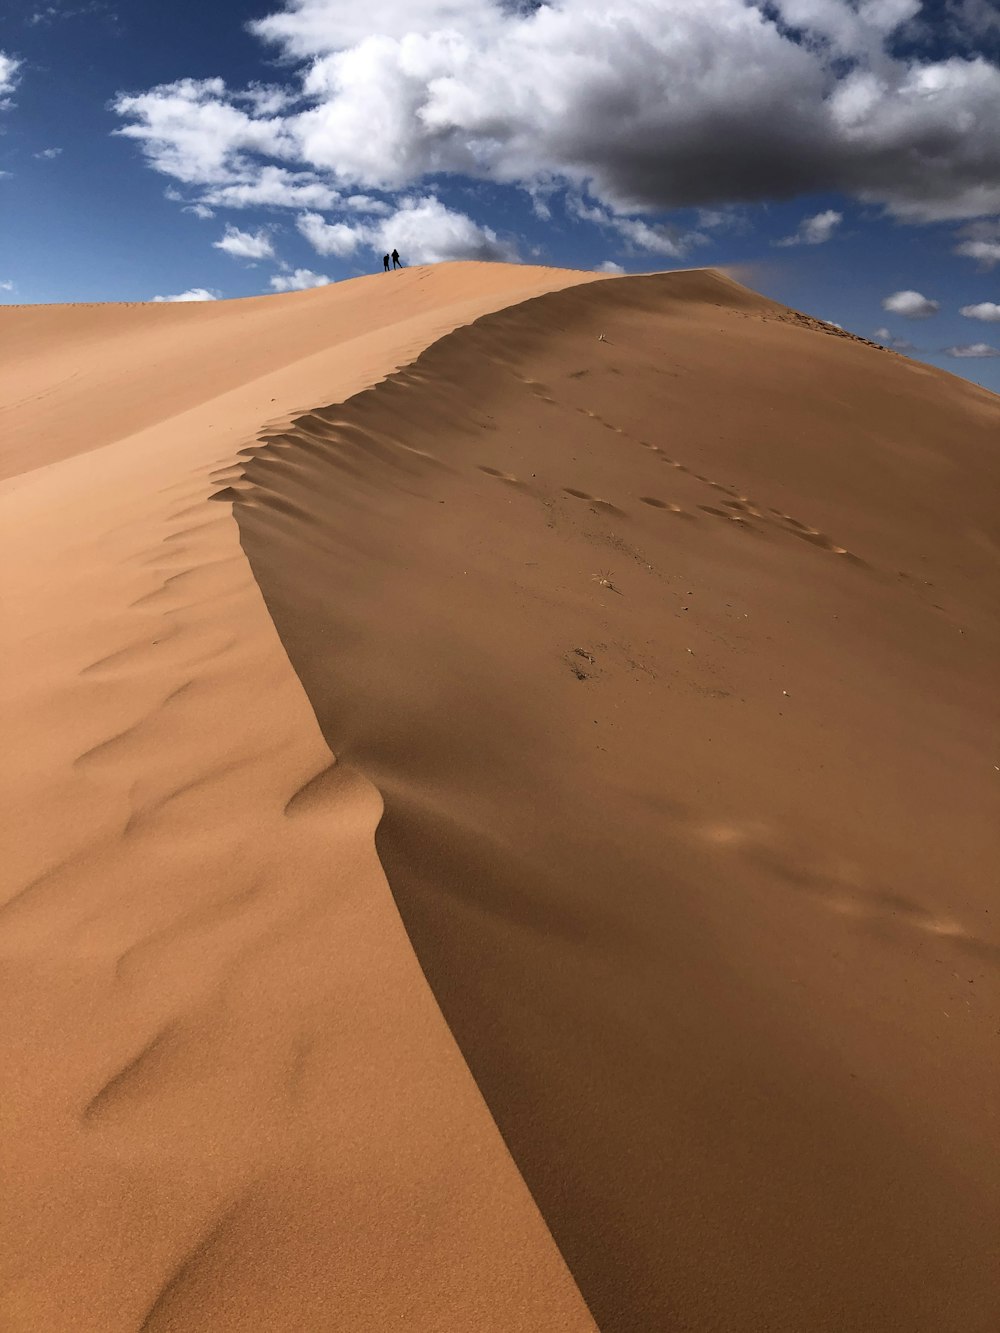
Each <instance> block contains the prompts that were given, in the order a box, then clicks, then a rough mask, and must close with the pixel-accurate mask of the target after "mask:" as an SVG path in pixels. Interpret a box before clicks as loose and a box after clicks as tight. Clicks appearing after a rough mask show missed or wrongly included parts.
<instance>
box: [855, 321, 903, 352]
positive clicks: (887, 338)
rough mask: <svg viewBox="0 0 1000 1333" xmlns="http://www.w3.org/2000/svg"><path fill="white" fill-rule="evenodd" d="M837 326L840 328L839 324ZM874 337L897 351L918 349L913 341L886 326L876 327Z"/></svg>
mask: <svg viewBox="0 0 1000 1333" xmlns="http://www.w3.org/2000/svg"><path fill="white" fill-rule="evenodd" d="M837 328H840V325H839V324H838V325H837ZM873 337H874V339H875V341H876V342H877V343H881V344H882V346H883V347H891V348H892V349H893V351H896V352H912V351H915V350H916V349H915V348H914V346H913V343H911V342H909V341H908V340H907V339H906V338H897V337H896V336H895V335H894V334H892V333H890V332H889V330H888V329H887V328H884V327H883V328H881V329H876V330H875V333H874V334H873Z"/></svg>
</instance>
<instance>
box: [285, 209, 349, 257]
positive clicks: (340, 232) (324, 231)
mask: <svg viewBox="0 0 1000 1333" xmlns="http://www.w3.org/2000/svg"><path fill="white" fill-rule="evenodd" d="M296 225H297V226H298V229H299V231H300V232H301V233H302V235H303V236H304V237H305V238H306V240H307V241H308V242H309V244H310V245H311V246H312V248H313V249H314V250H315V251H316V253H317V254H318V255H336V256H337V258H338V259H346V258H347V256H348V255H352V254H353V253H354V251H355V250H356V249H357V248H358V246H359V245H360V244H361V233H360V231H359V230H358V228H357V226H351V225H349V224H348V223H346V222H327V221H325V220H324V218H323V216H322V214H320V213H303V214H302V216H301V217H300V218H299V220H298V222H297V224H296Z"/></svg>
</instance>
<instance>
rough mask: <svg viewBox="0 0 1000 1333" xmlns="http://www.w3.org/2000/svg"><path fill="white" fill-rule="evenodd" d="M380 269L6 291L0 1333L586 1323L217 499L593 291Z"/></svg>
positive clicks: (352, 789)
mask: <svg viewBox="0 0 1000 1333" xmlns="http://www.w3.org/2000/svg"><path fill="white" fill-rule="evenodd" d="M395 276H396V277H398V278H400V279H401V281H399V282H392V283H391V286H390V283H389V282H388V281H387V282H386V283H384V284H383V285H382V286H381V287H379V286H377V285H376V283H374V282H372V281H370V280H369V281H361V282H358V283H353V284H345V285H344V286H343V287H341V288H337V289H334V288H331V289H329V290H328V291H324V292H319V293H315V292H313V293H307V294H304V295H303V296H302V297H289V298H278V299H276V300H273V301H272V300H271V299H270V298H268V299H267V300H262V301H246V302H229V303H226V304H225V305H224V306H222V308H221V309H217V308H215V307H206V308H205V309H204V310H200V309H199V310H195V311H194V312H193V314H192V313H190V312H188V311H185V312H183V313H180V314H178V313H177V312H176V311H175V310H174V309H173V308H169V307H164V306H157V307H137V308H133V309H129V308H122V307H105V308H90V309H79V308H74V307H70V308H67V309H65V310H61V311H60V310H55V309H52V310H30V309H29V310H12V311H5V312H4V321H3V325H2V327H3V331H4V337H5V339H6V341H7V346H8V347H12V348H13V349H14V352H15V354H14V356H13V357H12V358H11V359H10V360H7V361H6V362H5V376H6V378H5V381H4V383H3V385H2V393H3V402H4V404H5V408H6V411H5V419H4V425H5V438H6V440H7V443H8V448H9V450H10V452H9V454H8V455H7V457H8V460H9V463H10V466H11V467H12V468H21V469H23V468H25V467H31V468H33V470H31V471H30V472H22V473H21V475H18V476H15V477H14V478H13V479H12V480H10V481H9V482H8V483H7V484H6V486H5V487H4V489H3V492H2V493H0V531H2V534H3V552H2V555H3V559H2V566H3V572H2V579H3V596H4V623H3V630H4V647H5V652H4V655H3V658H4V662H3V677H2V682H3V698H4V717H3V728H4V737H5V741H6V742H7V744H6V753H7V762H6V763H5V764H4V766H3V802H4V810H5V812H6V815H7V822H6V825H5V838H4V852H5V855H4V858H3V860H4V879H5V885H4V894H3V897H4V900H5V905H4V906H3V908H2V909H0V946H2V951H3V963H4V965H3V970H2V976H3V982H2V984H3V993H2V1014H3V1018H2V1024H0V1052H2V1054H0V1063H2V1067H3V1070H4V1083H5V1088H4V1097H3V1106H2V1114H3V1126H2V1128H3V1133H2V1136H0V1142H2V1148H0V1152H2V1155H3V1163H2V1175H3V1180H4V1190H3V1194H4V1204H3V1209H2V1212H0V1217H2V1239H0V1258H2V1264H0V1326H2V1327H3V1328H4V1329H5V1330H8V1329H10V1330H31V1333H35V1330H39V1329H46V1330H48V1329H51V1330H64V1329H65V1330H69V1329H72V1330H74V1333H77V1330H81V1331H82V1330H93V1331H94V1333H108V1330H115V1329H121V1330H134V1329H138V1328H140V1327H141V1328H143V1329H149V1330H161V1329H163V1330H165V1329H185V1330H187V1329H204V1330H206V1331H207V1330H213V1333H214V1331H215V1330H219V1329H230V1328H232V1329H251V1328H253V1329H259V1328H273V1329H285V1328H288V1329H291V1328H301V1329H318V1328H343V1329H372V1330H383V1329H385V1328H388V1327H405V1328H415V1329H424V1328H426V1329H435V1330H438V1329H441V1328H442V1327H454V1328H480V1327H482V1328H487V1329H497V1330H506V1329H508V1328H519V1329H525V1330H534V1329H538V1328H542V1327H544V1328H549V1327H552V1328H558V1329H573V1330H576V1329H586V1328H591V1327H592V1322H591V1320H590V1318H589V1316H588V1315H587V1312H586V1310H585V1308H584V1306H583V1303H582V1301H581V1299H580V1297H579V1294H578V1293H577V1291H576V1289H575V1287H574V1284H573V1282H572V1279H571V1278H570V1277H569V1275H568V1273H567V1271H566V1268H565V1265H564V1263H563V1261H562V1259H561V1257H560V1256H559V1253H558V1251H557V1250H556V1248H555V1246H554V1245H553V1243H552V1241H551V1238H550V1236H549V1234H548V1232H547V1230H546V1227H545V1224H544V1222H543V1221H542V1220H541V1218H540V1216H539V1214H538V1211H537V1208H536V1207H535V1205H534V1203H533V1202H532V1200H531V1197H530V1195H529V1194H528V1192H527V1190H526V1188H525V1186H524V1184H523V1182H522V1180H521V1179H520V1177H519V1175H518V1172H517V1170H516V1168H515V1167H514V1165H513V1163H512V1162H511V1159H510V1157H509V1155H508V1154H507V1152H506V1149H505V1148H504V1145H503V1143H502V1140H501V1139H500V1137H499V1135H498V1133H497V1130H496V1127H495V1125H494V1124H493V1122H492V1120H491V1118H490V1116H489V1113H488V1112H487V1110H486V1108H485V1106H484V1104H483V1102H482V1099H481V1097H480V1095H479V1093H478V1091H477V1089H476V1087H475V1084H474V1083H473V1081H472V1079H471V1077H470V1076H469V1074H468V1071H467V1069H466V1068H465V1066H464V1064H463V1062H462V1059H461V1057H460V1055H459V1053H458V1051H457V1049H456V1048H455V1045H454V1042H453V1040H452V1038H451V1036H450V1034H449V1033H448V1030H447V1027H446V1026H445V1024H444V1022H443V1020H442V1018H441V1015H440V1012H439V1010H438V1009H437V1007H436V1005H435V1004H434V1001H433V999H432V997H431V994H430V992H429V990H428V988H427V985H426V982H425V981H424V979H423V977H422V975H421V972H420V969H419V966H418V964H417V962H416V960H415V958H414V956H413V952H412V949H411V947H410V946H409V943H408V941H407V939H406V936H405V933H404V931H403V929H402V927H401V925H400V923H399V919H398V915H397V913H396V910H395V907H394V905H393V902H392V898H391V895H390V892H389V889H388V887H387V885H386V883H385V879H384V876H383V873H382V870H381V867H380V866H379V863H378V861H377V858H376V856H375V852H374V847H373V840H372V835H373V831H374V828H375V825H376V823H377V821H378V819H379V816H380V814H381V809H382V803H381V799H380V797H379V794H378V792H377V791H376V790H375V789H374V788H372V786H371V784H370V783H368V782H367V781H365V780H364V779H363V778H361V777H360V776H357V775H352V774H350V773H349V772H348V771H347V770H346V769H344V768H342V767H338V766H335V765H334V764H333V760H332V756H331V755H330V752H329V750H328V749H327V747H326V746H325V744H324V743H323V740H322V737H321V735H320V734H319V732H318V730H317V728H316V723H315V720H314V718H313V716H312V713H311V711H310V709H309V705H308V702H307V700H306V698H305V697H304V695H303V693H302V690H301V687H300V685H299V684H298V682H297V680H296V679H295V676H294V674H293V672H292V670H291V668H290V666H289V664H288V660H287V658H286V657H285V654H284V652H283V651H282V648H281V645H280V643H279V640H278V638H277V635H276V634H275V632H274V629H273V626H272V625H271V622H270V621H269V619H268V616H267V613H266V610H265V608H264V605H263V602H262V601H261V598H260V595H259V592H258V591H257V589H256V587H255V585H254V582H253V579H252V576H251V574H250V571H249V568H248V566H247V563H246V560H245V558H244V557H243V555H242V552H241V551H240V547H239V540H238V536H239V534H238V530H237V527H236V524H235V523H234V522H233V519H232V516H231V513H230V512H229V510H228V508H227V507H226V506H221V505H218V504H213V503H212V502H211V501H210V499H209V496H210V495H211V493H212V491H213V490H215V489H217V486H216V485H215V483H213V481H212V474H213V473H214V472H216V471H217V470H218V468H219V467H220V466H224V465H225V464H226V462H227V461H230V460H233V459H235V458H236V450H237V448H238V447H239V446H240V445H241V444H243V443H244V442H245V441H246V440H247V439H248V438H252V437H253V434H254V432H255V431H256V430H257V429H259V427H260V424H261V422H262V421H263V420H268V419H273V418H276V417H280V415H281V414H282V413H285V414H287V413H289V412H294V411H295V410H297V409H299V408H301V407H303V406H308V404H310V403H311V402H315V401H320V400H326V399H328V398H329V397H330V396H331V395H333V396H338V395H339V396H342V397H346V396H348V395H349V394H351V393H353V392H356V391H357V390H358V389H360V388H362V387H364V386H365V385H367V384H370V383H372V382H373V381H374V380H376V379H377V378H378V377H379V376H380V375H382V374H385V373H386V372H387V371H389V370H391V369H393V368H394V367H395V366H398V365H400V364H403V363H405V362H406V361H407V360H409V359H411V358H412V357H413V356H414V355H416V354H417V353H418V352H419V351H420V350H421V349H422V348H423V347H424V346H426V345H427V343H428V342H430V341H432V340H433V339H434V338H435V337H437V336H439V335H440V333H441V332H443V331H445V330H447V329H450V328H453V327H454V326H455V325H456V324H459V323H461V322H462V321H465V320H468V319H470V318H474V317H475V316H476V315H479V314H481V313H482V312H483V311H485V310H489V309H493V308H496V307H497V306H499V305H502V304H504V303H505V302H507V301H510V300H517V299H518V298H519V297H520V296H521V295H523V294H525V293H532V294H534V293H537V292H538V291H543V290H545V289H546V288H548V287H552V286H554V285H563V284H566V283H572V282H574V281H580V280H582V279H583V278H585V277H588V276H590V275H576V274H570V273H562V272H558V271H552V270H525V269H503V268H499V267H488V266H479V265H466V266H458V267H453V268H446V269H442V270H440V271H436V272H433V273H432V272H430V271H427V270H423V271H420V270H415V271H411V272H407V273H406V274H405V275H402V274H400V275H395ZM272 312H273V314H272ZM49 359H51V365H50V364H49ZM74 363H78V364H79V367H80V369H79V371H78V372H73V373H69V371H68V369H67V368H68V367H69V366H71V365H73V364H74ZM130 431H131V432H135V433H129V432H130ZM103 441H117V442H116V443H106V444H104V445H103V447H101V446H102V442H103ZM71 455H75V456H71ZM57 460H62V461H58V462H57ZM45 464H49V465H48V466H45Z"/></svg>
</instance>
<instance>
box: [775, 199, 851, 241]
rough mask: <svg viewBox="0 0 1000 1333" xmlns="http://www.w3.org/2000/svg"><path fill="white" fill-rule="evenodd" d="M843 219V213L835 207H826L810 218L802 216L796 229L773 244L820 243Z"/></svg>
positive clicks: (828, 237) (829, 235) (831, 233)
mask: <svg viewBox="0 0 1000 1333" xmlns="http://www.w3.org/2000/svg"><path fill="white" fill-rule="evenodd" d="M843 220H844V215H843V213H838V212H837V210H836V209H835V208H828V209H827V210H826V211H825V212H824V213H816V214H814V215H813V216H812V217H811V218H803V219H802V221H801V222H800V223H799V228H798V231H796V232H795V233H794V234H793V235H791V236H785V237H783V238H782V239H781V240H780V241H775V245H822V244H823V242H824V241H828V240H829V239H830V237H831V236H832V235H833V233H834V232H835V231H836V229H837V228H838V227H839V226H840V224H841V223H842V222H843Z"/></svg>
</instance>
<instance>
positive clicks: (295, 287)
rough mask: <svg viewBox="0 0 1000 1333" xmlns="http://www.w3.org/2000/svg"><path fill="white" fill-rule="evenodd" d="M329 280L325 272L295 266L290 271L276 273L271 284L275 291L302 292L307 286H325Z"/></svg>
mask: <svg viewBox="0 0 1000 1333" xmlns="http://www.w3.org/2000/svg"><path fill="white" fill-rule="evenodd" d="M330 281H331V279H330V278H328V277H327V276H326V274H325V273H314V272H313V271H312V269H310V268H297V269H295V271H294V272H292V273H276V274H275V275H274V277H273V278H272V279H271V286H272V287H273V288H274V290H275V291H276V292H302V291H305V290H306V288H307V287H326V286H327V285H328V283H329V282H330Z"/></svg>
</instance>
